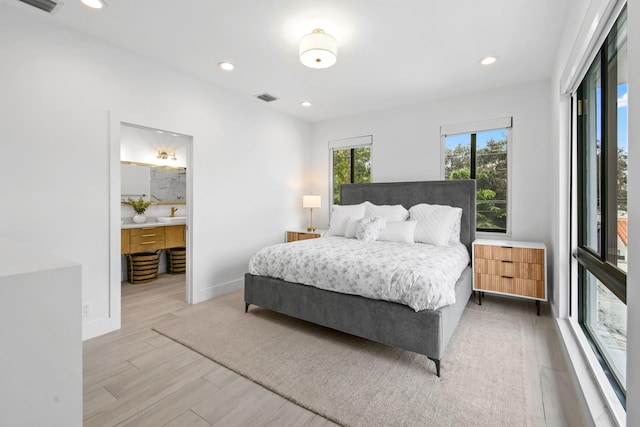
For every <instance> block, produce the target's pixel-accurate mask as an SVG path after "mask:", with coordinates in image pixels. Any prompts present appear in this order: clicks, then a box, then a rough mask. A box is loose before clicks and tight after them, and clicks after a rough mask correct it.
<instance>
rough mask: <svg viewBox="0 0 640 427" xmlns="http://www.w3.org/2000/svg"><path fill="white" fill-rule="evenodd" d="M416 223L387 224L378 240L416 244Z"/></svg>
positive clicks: (399, 222) (396, 222)
mask: <svg viewBox="0 0 640 427" xmlns="http://www.w3.org/2000/svg"><path fill="white" fill-rule="evenodd" d="M417 224H418V223H417V222H416V221H393V222H387V224H386V225H385V227H384V230H382V233H380V236H378V240H384V241H386V242H400V243H414V233H415V231H416V225H417Z"/></svg>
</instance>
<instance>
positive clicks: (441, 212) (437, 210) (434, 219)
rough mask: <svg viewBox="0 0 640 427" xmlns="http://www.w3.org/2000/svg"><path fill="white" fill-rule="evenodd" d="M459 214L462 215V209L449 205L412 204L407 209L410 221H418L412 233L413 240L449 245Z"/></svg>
mask: <svg viewBox="0 0 640 427" xmlns="http://www.w3.org/2000/svg"><path fill="white" fill-rule="evenodd" d="M460 215H462V209H460V208H454V207H451V206H444V205H428V204H426V203H420V204H418V205H415V206H412V207H411V209H409V217H410V218H411V220H412V221H418V224H417V225H416V231H415V234H414V239H415V241H416V242H418V243H428V244H431V245H437V246H447V245H449V241H450V239H451V235H452V233H453V231H454V224H455V222H456V220H457V218H459V217H460ZM459 235H460V232H459V231H458V236H459ZM458 239H459V237H458Z"/></svg>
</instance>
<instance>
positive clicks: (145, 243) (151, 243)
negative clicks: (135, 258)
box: [140, 241, 155, 245]
mask: <svg viewBox="0 0 640 427" xmlns="http://www.w3.org/2000/svg"><path fill="white" fill-rule="evenodd" d="M154 243H155V241H153V242H142V243H140V244H141V245H153V244H154Z"/></svg>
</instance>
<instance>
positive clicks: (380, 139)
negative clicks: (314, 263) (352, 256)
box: [308, 65, 557, 289]
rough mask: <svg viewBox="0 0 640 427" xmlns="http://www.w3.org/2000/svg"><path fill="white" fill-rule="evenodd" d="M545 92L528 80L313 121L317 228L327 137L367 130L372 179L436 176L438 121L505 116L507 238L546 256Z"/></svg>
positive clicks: (549, 196) (325, 189) (322, 222)
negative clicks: (509, 135)
mask: <svg viewBox="0 0 640 427" xmlns="http://www.w3.org/2000/svg"><path fill="white" fill-rule="evenodd" d="M498 66H499V65H498ZM549 92H550V89H549V82H548V81H539V82H531V83H527V84H522V85H517V86H511V87H505V88H501V89H497V90H492V91H489V92H480V93H474V94H469V95H465V96H457V97H452V98H446V99H440V100H437V101H432V102H426V103H423V104H418V105H412V106H407V107H404V108H397V109H393V110H388V111H382V112H378V113H371V114H366V115H360V116H355V117H349V118H344V119H338V120H331V121H326V122H321V123H316V124H314V125H313V127H312V147H311V153H310V157H309V159H308V164H309V179H310V182H311V187H312V188H311V189H310V190H312V191H314V192H315V193H317V194H321V195H322V199H323V201H327V202H326V203H323V206H322V208H321V209H320V210H319V212H318V214H317V216H315V218H316V221H317V223H316V224H317V227H328V221H329V203H328V200H329V196H330V192H329V149H328V141H330V140H335V139H341V138H349V137H354V136H361V135H373V148H372V151H371V164H372V166H371V167H372V170H371V174H372V180H373V181H374V182H389V181H419V180H437V179H440V169H441V162H442V160H441V143H440V126H442V125H447V124H456V123H466V122H473V121H478V120H485V119H494V118H500V117H507V116H512V117H513V141H512V146H511V147H510V150H512V156H513V157H512V161H513V163H512V164H511V165H510V167H511V168H512V179H511V183H510V184H511V185H512V201H511V208H512V212H510V214H511V219H512V238H513V239H514V240H529V241H537V242H543V243H545V244H546V245H547V249H548V253H549V254H550V255H549V256H551V254H553V246H552V245H551V206H552V203H553V197H554V196H555V194H556V191H557V189H556V188H555V187H554V186H553V181H552V178H551V168H552V167H553V166H552V165H551V164H550V155H551V153H552V151H551V150H552V147H553V141H552V139H551V135H550V127H549V96H550V95H549ZM314 214H315V212H314ZM550 270H551V269H550ZM551 289H552V288H551Z"/></svg>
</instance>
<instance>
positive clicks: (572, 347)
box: [556, 319, 627, 427]
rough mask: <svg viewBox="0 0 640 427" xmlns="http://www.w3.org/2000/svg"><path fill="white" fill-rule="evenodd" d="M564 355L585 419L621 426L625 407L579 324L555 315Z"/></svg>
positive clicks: (604, 424) (596, 424) (595, 424)
mask: <svg viewBox="0 0 640 427" xmlns="http://www.w3.org/2000/svg"><path fill="white" fill-rule="evenodd" d="M556 325H557V327H558V331H559V333H560V338H561V341H562V343H563V345H564V350H565V357H566V358H567V362H568V365H569V370H570V373H571V376H572V379H573V382H574V384H575V385H576V388H577V390H578V392H579V393H578V394H579V397H580V398H579V401H580V403H581V405H582V412H583V415H584V417H585V420H587V421H590V424H591V425H594V426H598V427H600V426H625V425H626V416H627V414H626V411H625V410H624V408H623V407H622V405H621V404H620V401H619V400H618V397H617V396H616V394H615V392H614V390H613V388H612V387H611V385H610V384H609V381H608V380H607V378H606V377H605V375H604V372H602V368H601V367H600V364H599V363H598V361H597V360H596V357H595V355H594V354H593V351H592V350H591V347H590V346H589V343H588V342H587V339H586V337H585V336H584V333H583V332H582V329H581V328H580V326H579V325H578V324H577V323H576V322H575V321H573V320H571V319H556Z"/></svg>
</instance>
